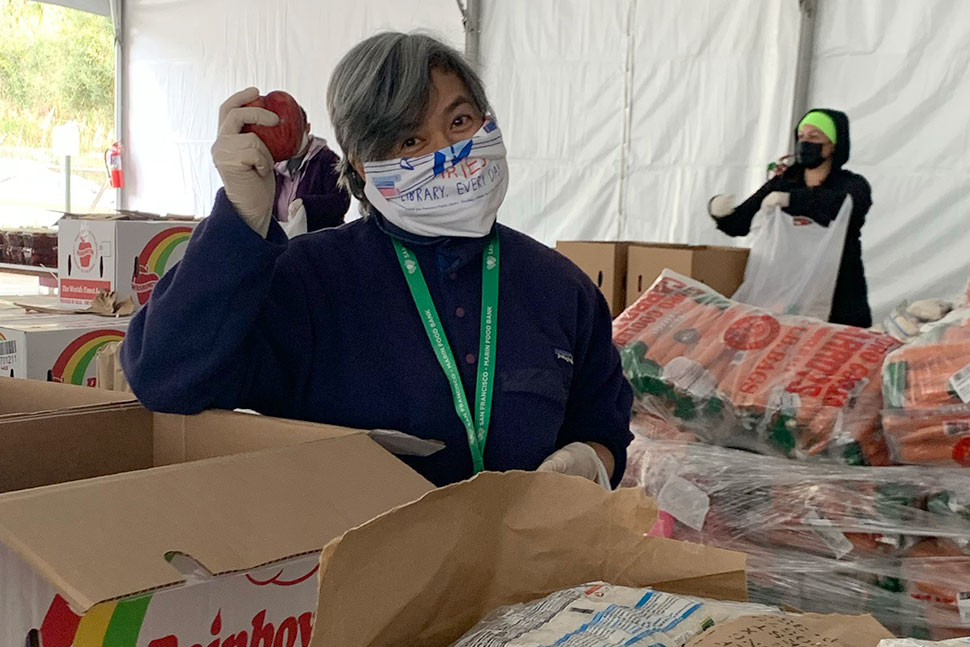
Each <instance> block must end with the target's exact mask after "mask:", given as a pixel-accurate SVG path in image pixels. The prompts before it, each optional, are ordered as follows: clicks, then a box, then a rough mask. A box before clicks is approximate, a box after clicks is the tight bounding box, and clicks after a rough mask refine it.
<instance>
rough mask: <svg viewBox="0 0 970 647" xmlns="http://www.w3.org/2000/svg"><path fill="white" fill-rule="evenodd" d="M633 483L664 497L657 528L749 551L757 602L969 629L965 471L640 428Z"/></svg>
mask: <svg viewBox="0 0 970 647" xmlns="http://www.w3.org/2000/svg"><path fill="white" fill-rule="evenodd" d="M625 484H626V485H628V486H638V487H642V488H643V489H644V490H645V491H646V492H647V493H648V494H650V495H651V496H654V497H656V498H657V500H658V503H659V506H660V509H661V513H660V518H659V520H658V524H657V526H656V527H655V528H654V529H652V531H651V534H654V535H660V536H667V537H672V538H675V539H682V540H688V541H693V542H697V543H704V544H707V545H711V546H717V547H721V548H729V549H732V550H738V551H742V552H745V553H747V554H748V555H749V558H748V574H749V587H750V591H749V592H750V595H751V599H752V601H755V602H762V603H772V604H785V605H789V606H791V607H794V608H797V609H802V610H805V611H812V612H818V613H831V612H840V613H872V614H873V615H875V616H876V617H877V618H878V619H879V620H880V621H882V622H883V624H885V625H886V626H887V627H888V628H889V629H890V630H893V631H895V632H897V633H900V634H904V635H924V636H933V637H939V636H949V635H951V634H952V633H956V634H957V635H959V633H961V632H962V633H967V634H970V615H968V611H970V610H967V611H964V614H963V617H961V608H960V595H961V593H965V592H967V591H970V553H968V550H967V549H968V547H970V474H966V473H964V472H963V471H961V470H947V469H939V470H932V471H929V470H925V469H922V468H916V467H894V468H867V467H850V466H836V465H826V464H811V463H793V462H791V461H787V460H784V459H778V458H771V457H764V456H757V455H754V454H751V453H747V452H741V451H737V450H732V449H726V448H721V447H712V446H709V445H704V444H701V443H689V442H682V441H663V440H659V441H658V440H648V439H645V438H643V437H640V436H638V437H637V438H636V440H635V441H634V443H633V445H632V446H631V449H630V462H629V466H628V473H627V476H626V480H625ZM964 605H966V603H964Z"/></svg>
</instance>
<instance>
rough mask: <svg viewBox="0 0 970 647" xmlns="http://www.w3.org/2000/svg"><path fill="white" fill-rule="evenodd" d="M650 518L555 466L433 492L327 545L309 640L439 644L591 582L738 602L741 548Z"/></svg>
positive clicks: (348, 645) (642, 502)
mask: <svg viewBox="0 0 970 647" xmlns="http://www.w3.org/2000/svg"><path fill="white" fill-rule="evenodd" d="M656 518H657V508H656V504H655V503H654V501H653V500H652V499H649V498H647V497H646V495H645V494H643V492H642V491H641V490H639V489H637V490H634V489H628V490H620V491H617V492H613V493H609V492H606V491H605V490H603V489H602V488H600V487H599V486H597V485H595V484H593V483H591V482H589V481H586V480H584V479H580V478H576V477H569V476H563V475H560V474H548V473H545V474H540V473H525V472H512V473H507V474H492V473H486V474H482V475H480V476H478V477H476V478H475V479H472V480H471V481H467V482H465V483H459V484H457V485H453V486H450V487H446V488H443V489H440V490H436V491H434V492H431V493H430V494H428V495H427V496H425V497H424V498H423V499H421V500H420V501H418V502H416V503H413V504H410V505H408V506H404V507H402V508H399V509H397V510H394V511H392V512H389V513H387V514H386V515H383V516H381V517H378V518H377V519H374V520H373V521H371V522H369V523H367V524H365V525H364V526H361V527H360V528H357V529H355V530H352V531H350V532H349V533H347V534H346V535H345V536H344V537H343V538H341V539H339V540H336V541H335V542H333V543H331V544H330V545H329V546H328V547H327V548H325V549H324V551H323V554H322V556H321V564H322V565H321V585H320V598H319V610H318V612H317V617H316V622H315V623H314V624H315V630H314V636H313V639H312V642H311V645H313V646H314V647H338V646H339V647H365V646H367V647H389V646H391V645H394V646H402V645H407V646H408V647H446V646H447V645H450V644H451V643H452V642H453V641H455V640H457V639H458V638H460V637H461V636H462V634H464V633H465V632H466V631H467V630H468V629H470V628H471V627H472V626H474V624H475V623H476V622H477V621H478V620H479V619H480V618H481V617H482V616H483V615H485V614H486V613H488V612H490V611H492V610H493V609H495V608H497V607H500V606H503V605H508V604H514V603H520V602H528V601H530V600H535V599H537V598H541V597H543V596H546V595H548V594H550V593H553V592H555V591H558V590H560V589H564V588H567V587H570V586H576V585H579V584H584V583H587V582H594V581H606V582H609V583H612V584H618V585H622V586H637V587H644V586H655V587H656V588H658V589H662V590H664V591H669V592H672V593H682V594H692V595H699V596H703V597H709V598H717V599H722V600H744V599H745V597H746V584H745V576H744V556H743V555H741V554H739V553H732V552H729V551H724V550H719V549H715V548H707V547H704V546H697V545H694V544H688V543H685V542H678V541H673V540H668V539H660V538H654V537H646V536H645V533H646V532H647V531H648V530H650V528H651V527H652V526H653V524H654V521H655V520H656ZM866 647H874V645H872V646H866Z"/></svg>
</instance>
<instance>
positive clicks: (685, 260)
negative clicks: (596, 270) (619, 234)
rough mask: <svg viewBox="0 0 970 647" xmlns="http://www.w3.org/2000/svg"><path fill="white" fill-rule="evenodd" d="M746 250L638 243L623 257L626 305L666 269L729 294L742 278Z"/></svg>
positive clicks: (646, 288) (746, 255) (739, 283)
mask: <svg viewBox="0 0 970 647" xmlns="http://www.w3.org/2000/svg"><path fill="white" fill-rule="evenodd" d="M748 252H749V250H747V249H743V248H739V247H717V246H710V245H702V246H696V245H665V244H650V245H646V244H641V245H637V246H635V247H631V248H630V251H629V255H628V259H627V263H628V264H627V289H626V306H627V307H629V306H631V305H633V303H634V302H635V301H636V300H637V299H639V298H640V296H641V295H642V294H643V293H644V292H646V291H647V290H648V289H650V286H651V285H653V282H654V281H656V280H657V277H658V276H660V273H661V272H663V271H664V270H665V269H670V270H673V271H675V272H677V273H678V274H682V275H683V276H687V277H690V278H692V279H696V280H698V281H700V282H701V283H705V284H707V285H709V286H711V287H712V288H714V289H715V290H717V291H718V292H720V293H721V294H723V295H724V296H726V297H730V296H731V295H732V294H734V293H735V292H736V291H737V289H738V288H739V287H740V286H741V283H742V282H743V281H744V270H745V267H746V266H747V264H748Z"/></svg>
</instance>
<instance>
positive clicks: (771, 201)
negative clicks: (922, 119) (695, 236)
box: [708, 110, 872, 328]
mask: <svg viewBox="0 0 970 647" xmlns="http://www.w3.org/2000/svg"><path fill="white" fill-rule="evenodd" d="M795 137H796V144H795V164H793V165H792V166H791V167H789V168H788V169H786V170H785V172H784V173H782V174H781V175H778V176H776V177H774V178H772V179H771V180H769V181H768V183H767V184H765V185H764V186H762V187H761V188H760V189H759V190H758V191H757V192H756V193H755V194H754V195H753V196H751V197H750V198H748V199H747V200H746V201H744V202H742V203H741V204H740V205H738V206H737V207H735V206H734V196H733V195H716V196H714V197H713V198H711V201H710V203H709V205H708V211H709V212H710V214H711V216H712V217H713V218H714V220H715V222H716V223H717V228H718V229H720V230H721V231H723V232H724V233H726V234H728V235H729V236H747V235H748V233H750V231H751V222H752V220H753V219H754V216H755V214H756V213H758V211H759V210H760V209H762V208H765V207H770V206H777V207H781V209H782V211H784V212H785V213H788V214H789V215H792V216H803V217H805V218H811V219H812V220H814V221H815V222H817V223H819V224H821V225H825V226H828V225H829V224H830V223H831V222H832V221H833V220H835V218H836V216H837V215H838V213H839V209H840V208H841V207H842V203H843V202H844V201H845V197H846V196H847V195H849V196H852V214H851V217H850V220H849V231H848V233H847V235H846V239H845V248H844V249H843V252H842V263H841V265H840V267H839V277H838V280H837V281H836V285H835V293H834V295H833V299H832V312H831V315H830V316H829V321H831V322H832V323H838V324H845V325H849V326H858V327H860V328H868V327H870V326H872V313H871V312H870V309H869V292H868V287H867V285H866V275H865V268H864V267H863V264H862V226H863V225H864V224H865V222H866V214H867V213H868V212H869V208H870V207H871V206H872V191H871V189H870V188H869V183H868V182H867V181H866V179H865V178H864V177H862V176H861V175H857V174H856V173H852V172H851V171H847V170H845V169H844V168H842V167H843V165H845V163H846V162H848V161H849V153H850V140H849V118H848V117H847V116H846V115H845V113H842V112H839V111H837V110H811V111H809V112H808V114H806V115H805V117H804V118H802V120H801V122H800V123H799V125H798V129H797V130H796V132H795Z"/></svg>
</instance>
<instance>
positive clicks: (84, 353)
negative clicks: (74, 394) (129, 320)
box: [51, 329, 125, 386]
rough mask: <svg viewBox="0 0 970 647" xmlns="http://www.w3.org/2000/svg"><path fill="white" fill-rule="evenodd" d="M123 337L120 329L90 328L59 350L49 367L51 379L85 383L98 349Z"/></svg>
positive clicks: (70, 382) (123, 334)
mask: <svg viewBox="0 0 970 647" xmlns="http://www.w3.org/2000/svg"><path fill="white" fill-rule="evenodd" d="M124 338H125V333H124V332H122V331H120V330H110V329H105V330H92V331H91V332H87V333H84V334H83V335H81V336H80V337H78V338H77V339H75V340H74V341H72V342H71V343H70V344H68V346H67V348H65V349H64V350H63V351H62V352H61V354H60V356H59V357H58V358H57V361H56V362H54V367H53V368H52V369H51V379H52V380H53V381H54V382H65V383H67V384H80V385H84V384H87V380H86V378H85V376H86V375H87V372H88V368H89V367H90V366H91V362H93V361H94V356H95V355H96V354H97V352H98V350H99V349H100V348H101V347H102V346H104V345H105V344H107V343H110V342H113V341H121V340H122V339H124ZM90 386H93V385H90Z"/></svg>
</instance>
